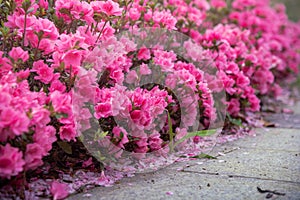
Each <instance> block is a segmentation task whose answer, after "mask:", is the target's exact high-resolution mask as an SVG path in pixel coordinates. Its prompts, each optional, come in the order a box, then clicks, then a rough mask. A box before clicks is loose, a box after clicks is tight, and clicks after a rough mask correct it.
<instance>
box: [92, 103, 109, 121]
mask: <svg viewBox="0 0 300 200" xmlns="http://www.w3.org/2000/svg"><path fill="white" fill-rule="evenodd" d="M112 114H113V113H112V106H111V104H110V103H108V102H105V103H98V104H97V105H96V106H95V117H96V118H97V119H100V118H106V117H109V116H112Z"/></svg>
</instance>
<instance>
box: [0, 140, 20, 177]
mask: <svg viewBox="0 0 300 200" xmlns="http://www.w3.org/2000/svg"><path fill="white" fill-rule="evenodd" d="M22 157H23V155H22V152H20V151H19V149H17V148H15V147H12V146H10V144H6V145H5V146H0V177H1V178H10V177H11V176H16V175H17V174H18V173H19V172H21V171H23V166H24V164H25V162H24V160H23V159H22Z"/></svg>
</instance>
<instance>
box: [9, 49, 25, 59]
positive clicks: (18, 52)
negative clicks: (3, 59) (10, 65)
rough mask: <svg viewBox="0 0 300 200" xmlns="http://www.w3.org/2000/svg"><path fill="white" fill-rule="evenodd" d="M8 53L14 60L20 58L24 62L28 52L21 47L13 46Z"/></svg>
mask: <svg viewBox="0 0 300 200" xmlns="http://www.w3.org/2000/svg"><path fill="white" fill-rule="evenodd" d="M8 55H9V56H10V57H11V58H12V59H13V60H14V61H18V60H19V59H21V60H22V61H23V62H26V61H27V60H28V58H29V55H28V52H27V51H24V50H23V49H22V48H21V47H13V48H12V50H11V51H10V52H9V53H8Z"/></svg>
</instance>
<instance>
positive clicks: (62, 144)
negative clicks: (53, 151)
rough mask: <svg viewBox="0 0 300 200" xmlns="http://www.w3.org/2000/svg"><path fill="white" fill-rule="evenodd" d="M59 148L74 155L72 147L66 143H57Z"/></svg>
mask: <svg viewBox="0 0 300 200" xmlns="http://www.w3.org/2000/svg"><path fill="white" fill-rule="evenodd" d="M57 144H58V146H59V147H60V148H61V149H62V150H63V151H64V152H66V153H67V154H72V146H71V145H70V144H69V143H67V142H64V141H58V142H57Z"/></svg>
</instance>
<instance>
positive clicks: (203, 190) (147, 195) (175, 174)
mask: <svg viewBox="0 0 300 200" xmlns="http://www.w3.org/2000/svg"><path fill="white" fill-rule="evenodd" d="M299 146H300V131H299V130H297V129H278V128H275V129H269V131H266V129H258V130H257V136H256V137H246V138H243V139H241V140H237V141H235V142H230V143H226V144H223V145H221V146H216V147H215V148H214V150H213V151H212V152H211V153H210V154H211V155H216V156H218V159H217V160H203V159H197V160H190V161H188V162H184V163H175V164H173V165H171V166H168V167H166V168H164V169H161V170H158V171H156V172H152V173H145V174H137V175H136V176H134V177H131V178H124V179H122V180H121V181H120V183H119V184H116V185H114V186H112V187H110V188H95V189H93V190H91V191H88V193H89V194H91V196H90V197H89V198H85V199H126V200H128V199H143V198H144V199H265V198H266V197H267V195H268V198H270V199H292V200H294V199H295V200H296V199H300V148H299ZM257 187H260V188H261V189H264V190H266V189H268V190H272V191H274V190H276V191H278V192H280V193H285V195H284V196H281V195H275V194H268V193H260V192H258V190H257ZM84 195H86V194H78V195H76V196H73V197H70V198H69V199H72V200H77V199H82V198H83V196H84Z"/></svg>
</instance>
